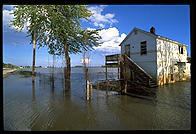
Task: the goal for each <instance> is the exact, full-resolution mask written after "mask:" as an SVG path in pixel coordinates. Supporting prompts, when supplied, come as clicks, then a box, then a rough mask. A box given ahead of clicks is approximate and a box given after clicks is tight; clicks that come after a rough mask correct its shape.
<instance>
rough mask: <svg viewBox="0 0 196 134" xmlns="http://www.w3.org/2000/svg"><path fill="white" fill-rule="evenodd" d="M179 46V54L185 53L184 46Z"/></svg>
mask: <svg viewBox="0 0 196 134" xmlns="http://www.w3.org/2000/svg"><path fill="white" fill-rule="evenodd" d="M178 48H179V54H183V47H181V46H178Z"/></svg>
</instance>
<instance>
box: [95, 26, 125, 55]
mask: <svg viewBox="0 0 196 134" xmlns="http://www.w3.org/2000/svg"><path fill="white" fill-rule="evenodd" d="M99 35H100V36H101V37H102V39H101V40H100V42H103V43H102V44H100V46H98V47H94V49H96V50H99V51H102V52H105V53H115V52H119V51H120V46H119V44H120V43H121V42H122V41H123V40H124V39H125V37H126V34H125V33H122V34H121V35H120V34H119V31H118V29H117V28H116V27H111V28H108V29H103V30H101V31H99Z"/></svg>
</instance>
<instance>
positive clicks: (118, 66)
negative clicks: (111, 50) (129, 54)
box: [117, 56, 120, 79]
mask: <svg viewBox="0 0 196 134" xmlns="http://www.w3.org/2000/svg"><path fill="white" fill-rule="evenodd" d="M117 60H118V79H120V76H119V75H120V74H119V66H120V63H119V56H118V57H117Z"/></svg>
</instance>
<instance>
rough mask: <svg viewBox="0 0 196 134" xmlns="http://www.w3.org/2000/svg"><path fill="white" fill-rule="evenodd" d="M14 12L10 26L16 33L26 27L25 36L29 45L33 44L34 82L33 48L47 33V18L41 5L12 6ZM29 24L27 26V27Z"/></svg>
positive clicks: (33, 71) (33, 66)
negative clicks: (29, 37)
mask: <svg viewBox="0 0 196 134" xmlns="http://www.w3.org/2000/svg"><path fill="white" fill-rule="evenodd" d="M14 8H15V10H14V12H13V13H12V14H13V15H14V19H13V21H11V24H10V25H12V26H15V28H16V31H21V30H23V29H24V27H25V26H26V28H27V36H31V41H30V43H31V44H32V43H33V64H32V81H33V82H34V80H35V48H36V47H35V46H36V41H37V40H39V39H42V38H45V37H44V33H45V32H46V31H47V25H46V22H47V17H46V14H45V10H43V8H42V6H41V5H18V6H14ZM28 23H29V25H28Z"/></svg>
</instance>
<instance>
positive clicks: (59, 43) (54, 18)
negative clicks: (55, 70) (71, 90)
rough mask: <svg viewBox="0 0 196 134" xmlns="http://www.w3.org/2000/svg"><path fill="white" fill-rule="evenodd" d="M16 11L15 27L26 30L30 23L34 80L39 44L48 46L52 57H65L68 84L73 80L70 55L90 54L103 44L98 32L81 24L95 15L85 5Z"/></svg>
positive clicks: (53, 6) (23, 8)
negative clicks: (36, 47)
mask: <svg viewBox="0 0 196 134" xmlns="http://www.w3.org/2000/svg"><path fill="white" fill-rule="evenodd" d="M15 8H16V10H14V12H13V14H14V17H15V18H14V20H13V21H12V23H11V25H13V26H15V27H16V29H17V30H22V29H23V28H24V26H25V25H26V24H27V23H28V22H29V26H27V35H28V36H31V43H32V42H33V44H34V47H33V66H32V74H33V75H32V76H34V74H35V44H36V43H37V45H38V46H39V47H41V46H47V47H48V49H49V53H51V52H52V53H53V54H54V55H62V54H63V55H64V56H65V60H66V67H65V68H64V71H65V79H66V81H67V80H68V81H69V80H70V72H71V61H70V56H69V54H72V53H73V54H75V53H80V52H82V49H86V50H88V49H91V48H93V46H97V45H98V44H99V42H98V40H99V39H100V36H99V34H98V30H83V29H82V26H81V23H80V20H81V19H86V20H88V17H90V16H91V15H92V13H91V12H90V11H89V10H88V8H87V7H86V6H85V5H19V6H15ZM84 36H85V38H84ZM32 78H34V77H32ZM32 80H33V81H34V79H32Z"/></svg>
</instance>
